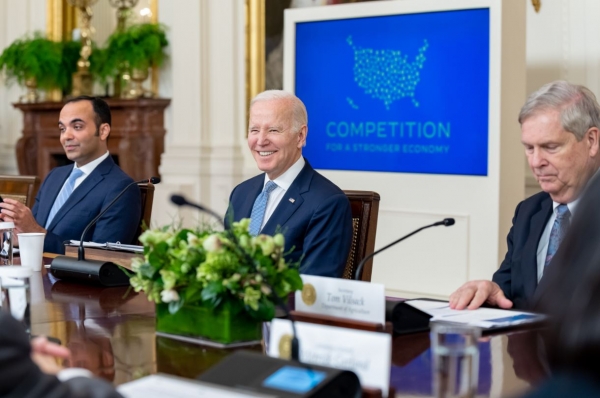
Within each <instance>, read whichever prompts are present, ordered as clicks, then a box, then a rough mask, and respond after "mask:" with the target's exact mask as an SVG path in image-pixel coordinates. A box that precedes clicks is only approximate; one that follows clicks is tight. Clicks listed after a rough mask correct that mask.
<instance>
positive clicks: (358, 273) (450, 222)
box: [354, 218, 454, 281]
mask: <svg viewBox="0 0 600 398" xmlns="http://www.w3.org/2000/svg"><path fill="white" fill-rule="evenodd" d="M439 225H443V226H445V227H450V226H452V225H454V218H444V219H443V220H442V221H438V222H434V223H433V224H429V225H426V226H424V227H421V228H419V229H417V230H415V231H413V232H411V233H410V234H408V235H404V236H403V237H401V238H400V239H398V240H395V241H393V242H392V243H390V244H389V245H387V246H384V247H382V248H381V249H379V250H376V251H374V252H373V253H371V254H369V255H368V256H366V257H365V258H363V259H362V261H361V262H360V263H359V264H358V267H356V273H355V274H354V279H355V280H357V281H358V280H360V277H361V276H362V275H361V272H362V269H363V267H364V265H365V263H366V262H367V261H369V260H370V259H371V258H373V257H374V256H375V255H376V254H379V253H381V252H382V251H384V250H386V249H389V248H390V247H392V246H394V245H395V244H397V243H400V242H402V241H403V240H404V239H406V238H410V237H411V236H413V235H414V234H416V233H417V232H421V231H422V230H424V229H427V228H431V227H437V226H439Z"/></svg>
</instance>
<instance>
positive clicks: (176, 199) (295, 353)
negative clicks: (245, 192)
mask: <svg viewBox="0 0 600 398" xmlns="http://www.w3.org/2000/svg"><path fill="white" fill-rule="evenodd" d="M171 202H173V203H174V204H176V205H177V206H190V207H193V208H196V209H198V210H200V211H202V212H205V213H208V214H210V215H211V216H213V217H215V218H216V219H217V220H219V222H220V223H221V225H223V226H225V224H224V223H223V218H222V217H221V216H220V215H218V214H217V213H216V212H214V211H212V210H210V209H209V208H206V207H204V206H202V205H200V204H198V203H193V202H189V201H188V200H187V199H186V198H184V197H183V196H181V195H172V196H171ZM226 232H227V233H229V234H230V238H231V240H232V241H233V242H234V243H235V244H236V245H237V246H238V247H239V242H238V240H237V237H236V236H235V234H234V233H233V231H232V230H226ZM240 252H241V253H242V255H243V256H244V257H245V258H246V261H247V262H248V264H252V266H253V268H254V269H255V270H256V272H258V273H259V274H261V275H263V274H262V272H260V271H259V270H258V267H257V266H256V264H255V263H254V259H253V258H252V257H251V256H250V255H249V254H248V252H246V250H243V249H242V250H240ZM263 283H265V284H266V285H267V286H268V287H269V289H271V293H272V296H273V298H274V299H275V301H276V303H277V305H278V306H279V307H280V308H281V309H283V312H284V313H285V316H287V317H288V319H289V320H290V322H291V323H292V334H293V336H292V349H291V357H292V360H294V361H298V362H300V359H299V358H300V342H299V340H298V338H297V337H296V336H298V334H297V333H296V323H295V321H294V317H293V316H292V314H291V312H290V309H289V308H288V306H287V305H286V304H285V303H284V302H283V300H282V299H281V297H279V296H278V295H277V293H275V289H273V286H271V284H270V283H269V282H267V278H266V277H265V276H264V275H263Z"/></svg>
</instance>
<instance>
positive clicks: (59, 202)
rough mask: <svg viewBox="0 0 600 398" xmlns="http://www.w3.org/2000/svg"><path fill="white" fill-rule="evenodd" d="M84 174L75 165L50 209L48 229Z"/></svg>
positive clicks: (47, 222)
mask: <svg viewBox="0 0 600 398" xmlns="http://www.w3.org/2000/svg"><path fill="white" fill-rule="evenodd" d="M82 175H83V171H81V169H76V168H75V167H73V171H71V175H70V176H69V178H68V179H67V182H66V183H65V185H63V187H62V189H61V190H60V192H59V194H58V196H57V197H56V200H55V201H54V204H53V205H52V209H50V214H49V215H48V220H47V221H46V229H48V226H50V223H51V222H52V220H53V219H54V216H55V215H56V213H58V211H59V210H60V208H61V207H63V205H64V204H65V202H66V201H67V199H69V196H71V194H72V193H73V189H74V188H75V180H76V179H78V178H79V177H81V176H82Z"/></svg>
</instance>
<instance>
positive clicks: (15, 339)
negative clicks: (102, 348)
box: [0, 312, 121, 398]
mask: <svg viewBox="0 0 600 398" xmlns="http://www.w3.org/2000/svg"><path fill="white" fill-rule="evenodd" d="M30 355H31V345H30V344H29V339H28V337H27V334H26V333H25V329H24V328H23V326H22V325H21V324H20V323H19V322H18V321H16V320H15V319H14V318H13V317H11V316H10V315H8V314H7V313H5V312H0V397H14V398H41V397H44V398H69V397H81V398H87V397H89V398H117V397H121V395H120V394H118V393H117V392H116V391H115V390H114V388H113V387H112V386H111V385H110V384H108V383H107V382H105V381H102V380H99V379H89V378H86V377H75V378H73V379H70V380H67V381H66V382H64V383H61V382H60V381H59V380H58V379H57V378H56V377H54V376H51V375H48V374H45V373H43V372H42V371H41V370H40V369H39V368H38V367H37V365H36V364H35V363H34V362H33V361H32V360H31V356H30Z"/></svg>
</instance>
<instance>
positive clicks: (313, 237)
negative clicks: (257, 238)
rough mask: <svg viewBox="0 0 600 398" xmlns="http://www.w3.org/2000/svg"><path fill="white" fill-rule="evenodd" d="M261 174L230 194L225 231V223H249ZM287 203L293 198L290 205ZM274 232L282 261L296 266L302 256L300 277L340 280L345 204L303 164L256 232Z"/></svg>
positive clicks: (348, 237) (348, 225)
mask: <svg viewBox="0 0 600 398" xmlns="http://www.w3.org/2000/svg"><path fill="white" fill-rule="evenodd" d="M264 181H265V175H264V174H260V175H258V176H256V177H254V178H251V179H249V180H247V181H244V182H243V183H241V184H240V185H238V186H237V187H235V189H234V190H233V192H232V193H231V196H230V198H229V209H228V210H227V216H226V217H225V226H226V228H228V227H229V224H230V221H231V220H230V218H231V217H232V218H233V221H239V220H240V219H242V218H249V217H250V215H251V213H252V206H253V205H254V201H255V200H256V197H257V196H258V195H259V194H260V192H261V191H262V189H263V185H264ZM290 199H293V201H291V200H290ZM278 229H280V230H281V232H283V234H284V236H285V250H286V251H289V250H290V249H292V248H293V252H292V253H291V254H290V255H288V256H287V257H286V259H287V260H289V261H297V260H298V259H300V257H301V256H302V255H304V257H303V258H302V263H301V266H300V272H301V273H303V274H310V275H321V276H330V277H340V276H341V275H342V273H343V271H344V267H345V265H346V260H347V258H348V253H349V252H350V246H351V243H352V213H351V211H350V202H349V201H348V198H347V197H346V195H345V194H344V192H343V191H342V190H341V189H339V188H338V187H337V186H336V185H335V184H333V183H332V182H331V181H329V180H328V179H326V178H325V177H323V176H322V175H321V174H319V173H317V172H316V171H315V170H314V169H313V168H312V167H311V166H310V164H308V162H306V165H305V166H304V168H303V169H302V171H301V172H300V174H298V177H296V179H295V180H294V182H293V183H292V185H291V186H290V188H289V189H288V190H287V192H286V193H285V195H284V196H283V198H282V199H281V202H279V205H278V206H277V208H276V209H275V211H274V212H273V215H271V218H269V221H267V223H266V224H265V226H264V228H263V229H262V231H261V233H263V234H267V235H274V234H275V233H276V232H277V231H278Z"/></svg>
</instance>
